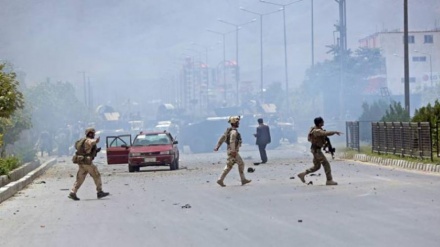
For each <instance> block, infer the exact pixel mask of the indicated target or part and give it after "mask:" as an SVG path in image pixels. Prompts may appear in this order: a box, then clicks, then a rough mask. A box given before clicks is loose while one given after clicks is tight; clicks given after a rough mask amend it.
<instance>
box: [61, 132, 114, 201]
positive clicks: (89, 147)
mask: <svg viewBox="0 0 440 247" xmlns="http://www.w3.org/2000/svg"><path fill="white" fill-rule="evenodd" d="M85 134H86V137H85V138H82V139H80V140H79V141H78V142H77V143H78V144H79V145H77V146H79V147H76V148H77V152H76V154H75V156H74V158H75V159H76V162H75V163H78V172H77V174H76V181H75V184H74V185H73V188H72V189H71V191H70V194H69V196H68V197H69V198H70V199H72V200H74V201H78V200H79V198H78V197H77V196H76V192H78V190H79V188H80V187H81V185H82V183H83V182H84V180H85V179H86V176H87V174H90V176H92V178H93V181H94V182H95V185H96V191H97V192H98V193H97V197H98V199H101V198H103V197H106V196H108V195H109V194H110V193H108V192H104V191H103V190H102V181H101V174H100V173H99V171H98V168H97V167H96V166H95V165H94V164H93V159H94V158H95V157H96V154H97V153H98V152H99V151H100V148H97V146H96V144H97V143H99V137H98V138H97V139H95V129H94V128H87V129H86V131H85Z"/></svg>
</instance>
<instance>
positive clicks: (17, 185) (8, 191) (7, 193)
mask: <svg viewBox="0 0 440 247" xmlns="http://www.w3.org/2000/svg"><path fill="white" fill-rule="evenodd" d="M56 162H57V159H56V158H53V159H50V160H48V161H46V162H45V163H43V164H42V165H40V166H39V167H38V168H37V169H35V170H33V171H31V172H29V173H28V174H27V175H25V176H24V177H22V178H21V179H19V180H17V181H15V182H11V183H8V184H6V185H5V186H3V187H1V188H0V203H2V202H3V201H6V200H7V199H9V198H10V197H12V196H13V195H14V194H15V193H17V192H18V191H20V190H21V189H23V188H25V187H26V186H27V185H29V184H30V183H32V181H33V180H34V179H36V178H37V177H39V176H40V175H41V174H43V173H44V172H45V171H46V170H47V169H49V168H51V167H52V166H53V165H54V164H55V163H56Z"/></svg>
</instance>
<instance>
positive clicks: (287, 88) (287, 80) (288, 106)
mask: <svg viewBox="0 0 440 247" xmlns="http://www.w3.org/2000/svg"><path fill="white" fill-rule="evenodd" d="M301 1H303V0H297V1H293V2H290V3H287V4H279V3H272V2H267V1H265V0H260V2H262V3H267V4H272V5H276V6H280V7H282V9H283V28H284V30H283V33H284V74H285V75H284V76H285V83H286V101H287V110H288V112H289V113H290V102H289V77H288V68H287V35H286V6H289V5H291V4H294V3H297V2H301Z"/></svg>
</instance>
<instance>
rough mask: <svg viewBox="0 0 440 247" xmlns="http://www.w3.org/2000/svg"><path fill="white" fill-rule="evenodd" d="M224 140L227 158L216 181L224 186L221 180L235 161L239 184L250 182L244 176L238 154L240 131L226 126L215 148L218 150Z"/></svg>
mask: <svg viewBox="0 0 440 247" xmlns="http://www.w3.org/2000/svg"><path fill="white" fill-rule="evenodd" d="M230 121H231V119H230ZM237 121H238V120H237ZM228 139H229V141H228ZM225 141H226V142H227V145H228V147H227V154H228V159H227V163H226V166H225V168H224V170H223V173H222V174H221V175H220V177H219V179H218V180H217V183H218V184H219V185H220V186H222V187H224V186H225V184H224V183H223V181H224V179H225V178H226V176H227V175H228V173H229V172H230V171H231V169H232V167H233V166H234V164H235V163H237V165H238V172H239V174H240V179H241V184H242V185H245V184H247V183H250V182H251V180H248V179H246V177H245V176H244V162H243V159H242V158H241V156H240V154H239V150H240V147H241V143H242V140H241V136H240V133H239V132H238V130H237V128H236V127H234V126H232V127H231V128H228V129H227V130H226V132H225V133H224V134H223V135H222V136H221V137H220V139H219V140H218V142H217V146H216V150H218V148H219V147H220V146H221V145H222V143H223V142H225ZM228 142H229V143H228ZM234 154H235V156H234Z"/></svg>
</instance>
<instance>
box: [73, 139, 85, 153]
mask: <svg viewBox="0 0 440 247" xmlns="http://www.w3.org/2000/svg"><path fill="white" fill-rule="evenodd" d="M85 142H86V138H84V137H83V138H81V139H79V140H77V141H76V142H75V149H76V153H77V154H85V152H86V151H85V150H84V143H85Z"/></svg>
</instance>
